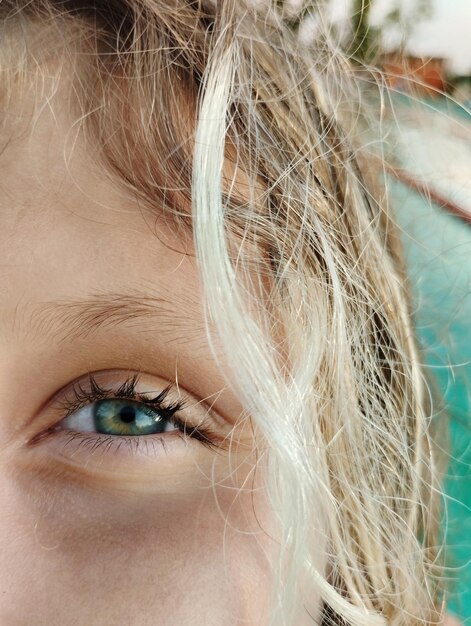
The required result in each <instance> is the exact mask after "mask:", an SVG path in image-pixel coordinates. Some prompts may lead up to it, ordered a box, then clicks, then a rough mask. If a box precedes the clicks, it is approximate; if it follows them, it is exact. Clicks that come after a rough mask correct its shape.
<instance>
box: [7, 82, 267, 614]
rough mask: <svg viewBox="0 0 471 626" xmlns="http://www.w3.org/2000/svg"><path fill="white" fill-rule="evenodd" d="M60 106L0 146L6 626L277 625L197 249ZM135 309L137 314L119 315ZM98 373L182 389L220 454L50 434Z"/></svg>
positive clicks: (254, 479) (193, 417) (170, 437)
mask: <svg viewBox="0 0 471 626" xmlns="http://www.w3.org/2000/svg"><path fill="white" fill-rule="evenodd" d="M23 101H24V102H23ZM17 102H18V101H17ZM21 102H23V104H21ZM60 103H61V98H60V94H59V95H56V97H55V98H52V100H50V101H49V103H48V104H47V106H44V105H45V102H40V103H39V105H38V106H37V107H36V105H34V106H33V105H32V104H31V102H30V101H28V98H27V96H24V98H23V100H22V101H20V103H19V104H18V106H17V107H16V108H15V110H14V111H13V110H12V111H9V112H8V113H7V122H6V125H5V128H4V130H3V135H2V147H3V146H5V149H4V150H3V151H2V154H1V156H0V167H1V171H2V177H1V183H0V184H1V193H0V247H1V250H2V258H1V261H0V293H1V294H2V306H1V309H0V372H1V375H0V397H1V411H0V510H1V511H2V515H1V516H0V543H1V545H2V550H1V553H0V589H1V596H0V623H1V624H2V625H5V626H10V625H15V626H20V625H23V624H24V625H26V624H28V625H30V624H32V623H34V624H44V625H46V624H47V625H48V626H51V625H52V626H53V625H55V624H58V625H59V624H84V625H85V624H87V625H88V624H96V625H99V624H103V625H108V626H109V625H110V624H137V625H141V624H142V625H145V624H153V625H155V624H162V625H165V626H172V625H175V626H177V625H178V626H182V625H185V624H188V625H190V624H192V625H195V624H205V625H207V626H211V625H214V626H220V625H221V624H227V625H231V624H248V623H251V624H266V623H268V617H267V607H268V603H269V589H270V575H269V572H270V567H269V561H270V560H271V559H272V558H273V554H274V552H273V551H274V547H275V545H276V542H274V541H273V539H272V538H271V536H272V533H271V531H270V524H269V520H268V513H267V505H266V503H265V496H264V491H263V488H262V487H261V486H260V484H259V483H260V480H259V472H258V471H257V472H256V471H255V470H254V464H255V463H254V458H253V455H252V448H253V433H252V429H251V428H250V425H249V424H248V423H247V421H245V422H244V423H243V424H242V425H238V424H235V423H236V421H237V418H238V417H239V415H240V413H241V407H240V405H239V403H238V402H237V399H236V397H235V396H234V395H233V393H231V392H230V391H229V390H228V389H227V385H226V383H225V379H224V377H223V374H222V371H223V370H224V367H223V366H222V365H221V363H216V362H215V360H214V358H213V357H212V356H211V353H210V350H209V347H208V344H207V341H206V338H205V328H204V319H203V314H202V307H201V303H200V300H201V288H200V282H199V278H198V272H197V268H196V265H195V261H194V258H193V255H192V250H191V247H189V245H188V243H185V242H183V241H182V240H181V238H179V237H178V236H177V235H176V230H175V228H172V226H171V224H170V222H169V221H168V220H167V221H166V220H163V219H160V217H161V216H158V215H153V216H150V215H149V214H148V213H145V212H143V211H141V208H140V206H139V204H138V202H137V201H136V199H135V198H133V197H132V196H130V195H129V194H127V193H125V192H123V191H120V190H119V188H118V185H117V184H116V183H113V182H112V181H111V179H109V178H106V177H104V176H103V172H102V170H101V169H100V166H99V165H98V164H97V163H94V162H93V160H92V159H91V157H90V155H89V154H87V151H86V148H85V146H84V144H83V141H82V139H81V138H80V137H74V141H73V143H74V147H73V150H72V149H71V143H72V142H71V136H70V134H69V135H68V131H69V130H70V128H71V125H72V121H73V120H71V119H69V118H68V116H67V115H66V114H65V113H63V112H62V110H61V106H60ZM31 120H32V121H31ZM64 155H67V163H66V162H65V161H66V159H65V158H64ZM90 300H91V302H89V301H90ZM83 301H85V302H86V304H85V305H84V306H83ZM131 301H134V302H136V301H137V302H141V303H142V306H141V311H140V312H139V311H138V312H137V313H140V315H139V316H137V313H136V311H127V312H125V313H123V314H120V312H121V313H122V312H123V310H124V309H123V307H124V306H125V304H127V303H129V302H131ZM66 302H68V303H67V304H66ZM80 303H82V304H80ZM109 305H110V306H111V307H112V308H113V311H114V313H113V312H110V311H107V310H106V309H107V306H109ZM117 309H118V314H116V310H117ZM79 313H80V314H81V317H79ZM97 320H99V321H98V323H97ZM93 322H95V325H93ZM89 372H96V373H97V378H98V380H99V381H100V382H101V384H102V385H107V386H108V387H110V388H112V389H116V388H118V387H119V386H120V385H121V384H122V383H123V380H124V379H125V378H126V377H129V375H132V374H134V373H136V372H141V373H142V376H141V379H140V381H139V383H138V389H139V390H140V391H141V392H142V393H148V394H151V393H152V394H153V395H156V392H159V391H161V390H162V389H164V388H165V387H166V386H167V385H168V384H169V383H174V384H175V383H176V387H174V390H173V391H172V394H173V395H172V397H173V398H175V397H178V396H179V395H180V394H181V395H183V396H185V398H186V403H187V407H186V408H185V409H184V410H183V411H182V413H181V414H182V415H183V416H184V418H185V419H187V420H188V421H189V423H190V424H191V425H192V426H194V425H198V424H200V423H202V422H204V423H205V425H206V426H208V425H209V427H210V428H211V431H213V433H214V434H215V435H216V437H215V439H216V445H217V446H219V447H217V448H215V447H213V448H211V447H207V446H204V445H202V443H201V442H199V441H196V440H195V439H190V438H189V437H186V438H185V437H182V436H181V435H179V434H178V433H176V432H168V433H165V434H163V435H150V436H149V437H148V438H147V442H148V443H147V445H145V446H144V445H141V446H140V448H138V449H137V450H135V449H134V448H133V447H132V444H131V445H130V444H129V439H127V440H126V441H127V443H126V444H124V443H123V444H122V445H120V446H114V448H111V449H108V448H106V447H105V446H103V445H102V446H101V448H100V447H97V446H96V445H94V443H93V442H92V443H90V440H86V441H84V440H83V439H82V440H78V441H77V439H76V440H74V441H71V437H70V432H67V431H66V430H60V431H57V432H51V428H52V427H54V426H56V427H57V426H58V425H59V428H60V424H61V420H62V418H63V417H64V410H63V407H61V404H60V403H61V401H62V402H63V400H64V397H69V396H70V393H69V391H70V384H71V383H73V381H75V380H77V379H81V380H82V381H83V384H86V381H87V374H88V373H89ZM69 419H70V418H69ZM73 424H74V422H73ZM76 425H77V421H75V426H76ZM87 435H88V437H89V438H90V437H93V436H94V435H93V433H87ZM100 436H101V437H103V435H98V437H100ZM135 439H136V438H134V440H135ZM140 439H141V441H142V438H140ZM102 441H103V440H102ZM149 441H152V443H149ZM95 443H96V440H95ZM229 443H230V445H229Z"/></svg>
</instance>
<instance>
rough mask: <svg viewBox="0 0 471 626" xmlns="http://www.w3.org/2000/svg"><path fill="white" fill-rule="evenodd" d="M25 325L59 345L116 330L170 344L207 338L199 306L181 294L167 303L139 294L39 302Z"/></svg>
mask: <svg viewBox="0 0 471 626" xmlns="http://www.w3.org/2000/svg"><path fill="white" fill-rule="evenodd" d="M28 321H29V325H28V326H29V331H30V332H32V333H34V335H35V336H36V337H40V338H42V339H44V337H46V336H50V337H52V336H53V337H54V338H55V340H56V341H59V342H60V343H62V342H64V343H68V342H71V341H74V340H77V339H81V338H85V337H87V336H89V335H90V334H94V333H96V332H98V331H99V330H100V329H110V328H116V327H119V326H126V327H128V328H134V329H137V330H138V332H142V333H150V332H153V333H159V336H161V337H163V338H171V339H172V341H182V342H185V341H188V340H189V339H190V338H195V337H201V339H205V337H206V328H205V323H204V320H203V317H202V315H201V313H200V309H199V303H198V302H195V301H194V300H191V299H189V298H185V297H184V296H182V295H181V294H179V295H178V297H174V296H172V298H171V299H169V298H166V297H161V296H159V297H156V296H149V295H147V294H142V293H139V292H135V293H119V292H112V293H97V294H90V295H89V296H87V297H84V298H73V299H67V300H66V299H64V300H56V301H49V302H41V303H38V304H36V305H35V306H34V308H33V310H32V312H31V316H30V319H29V320H28Z"/></svg>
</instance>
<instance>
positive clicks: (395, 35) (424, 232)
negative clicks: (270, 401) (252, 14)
mask: <svg viewBox="0 0 471 626" xmlns="http://www.w3.org/2000/svg"><path fill="white" fill-rule="evenodd" d="M286 6H287V7H288V12H289V11H291V15H292V16H293V18H292V20H293V26H294V28H298V29H299V37H300V39H301V40H302V39H303V38H304V40H305V41H306V42H308V41H309V39H310V38H312V37H315V35H316V28H317V24H318V20H319V7H320V6H322V8H323V9H324V10H325V16H326V20H327V22H328V24H329V31H330V33H331V35H332V38H333V40H334V43H336V44H338V45H339V46H341V47H342V48H343V49H344V50H345V51H346V52H347V53H348V54H349V56H350V57H351V58H352V60H353V62H354V65H356V67H357V71H358V75H359V77H360V81H359V85H360V90H364V94H363V93H360V96H361V97H362V98H363V97H364V99H365V101H368V103H371V100H373V102H372V104H373V105H375V104H376V105H379V106H380V110H381V113H382V122H381V129H380V130H381V133H380V134H381V137H382V139H381V141H379V142H378V140H377V138H376V137H377V135H376V134H374V133H371V144H372V153H373V154H374V153H375V152H376V153H377V154H382V155H385V156H386V157H387V161H388V163H390V166H389V167H388V168H387V173H386V178H387V181H386V182H387V184H388V187H389V189H390V191H391V200H390V202H391V203H392V205H393V212H394V215H395V216H396V220H397V222H398V224H399V226H400V228H401V232H402V237H403V241H404V246H405V249H406V254H407V262H408V266H409V275H410V277H411V281H412V287H413V291H414V305H415V312H416V323H417V331H418V335H419V338H420V341H421V343H422V346H423V350H424V359H425V362H426V364H427V367H428V368H429V371H430V372H431V373H432V374H433V376H434V377H435V379H436V380H437V381H438V384H439V386H440V388H441V392H442V395H443V396H444V399H445V401H444V406H443V410H442V411H441V415H442V416H443V415H444V416H445V417H448V418H449V420H450V423H451V429H450V439H451V441H450V445H449V447H448V451H447V454H449V455H450V462H449V466H448V470H447V476H446V484H445V489H446V508H447V510H446V513H445V516H444V520H443V529H444V533H445V534H446V543H447V546H448V548H447V554H446V562H447V565H448V567H449V570H448V572H447V574H448V576H449V589H450V594H449V599H448V605H449V609H450V611H451V612H453V613H454V614H455V615H458V616H459V617H461V619H462V621H463V623H464V624H471V0H402V1H401V0H324V1H323V2H318V3H312V2H311V3H310V5H309V8H307V9H306V6H307V5H306V4H305V3H304V2H303V0H288V2H287V3H286ZM300 16H302V18H303V19H299V17H300ZM365 66H367V67H369V68H370V71H369V72H365V71H364V69H363V68H365ZM376 68H378V70H380V72H382V73H380V72H377V77H376V79H375V78H374V77H375V72H376ZM381 76H383V77H384V78H381ZM372 77H373V80H371V78H372ZM383 80H384V82H385V84H384V88H383V89H382V90H381V92H378V89H377V88H376V89H371V86H372V84H374V83H375V82H382V81H383ZM375 98H376V99H377V102H376V103H375V102H374V99H375ZM376 110H379V109H376ZM364 126H365V128H364V131H362V132H365V133H366V137H365V143H367V142H368V139H369V137H370V135H369V134H368V133H370V130H369V129H368V127H367V126H368V125H367V124H366V125H364ZM376 142H377V143H376ZM438 419H440V415H438ZM450 451H451V452H450Z"/></svg>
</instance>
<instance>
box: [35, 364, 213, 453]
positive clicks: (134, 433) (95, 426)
mask: <svg viewBox="0 0 471 626" xmlns="http://www.w3.org/2000/svg"><path fill="white" fill-rule="evenodd" d="M141 378H144V380H143V381H141ZM152 379H153V377H149V376H144V377H143V376H142V375H141V374H133V375H129V374H128V375H126V376H125V375H124V372H123V371H122V370H115V371H114V372H110V371H108V372H104V371H103V372H97V373H96V374H90V373H89V374H88V375H87V376H84V377H81V378H79V379H77V380H76V381H74V382H73V383H71V384H70V385H68V386H67V387H66V388H64V389H63V390H61V391H60V392H58V393H57V394H55V396H54V398H53V399H52V401H51V403H50V406H51V409H50V410H51V411H52V412H53V414H54V415H56V418H55V420H54V423H53V425H52V426H51V427H49V428H48V429H47V430H46V431H43V432H41V433H39V435H37V436H36V437H34V438H33V440H32V441H31V443H33V444H35V443H37V442H40V441H43V440H44V439H47V438H48V437H57V436H60V435H68V436H69V438H70V437H73V438H77V437H81V438H82V440H83V441H87V443H89V444H90V445H92V446H94V445H96V446H101V445H103V442H104V441H106V446H107V449H111V448H112V447H113V446H114V445H116V446H119V448H121V447H122V445H123V444H127V443H129V445H131V442H132V449H133V450H136V449H137V446H139V443H140V442H144V443H145V445H146V447H147V446H148V443H149V442H150V441H152V439H153V436H154V438H155V436H158V437H160V438H161V439H162V440H163V439H166V438H167V437H169V436H174V435H179V436H180V438H183V439H194V440H196V442H199V443H201V444H203V445H205V446H207V447H213V446H214V447H220V446H221V444H222V439H223V436H222V435H221V434H219V432H218V430H215V429H214V425H215V424H214V422H215V418H214V416H213V415H212V413H211V412H210V411H209V410H208V409H207V408H205V407H204V404H203V403H202V402H199V401H198V400H196V399H195V398H193V399H191V398H189V397H188V398H187V397H184V396H183V395H182V394H181V393H180V390H179V388H178V387H177V386H176V385H171V384H167V385H166V386H164V385H163V384H160V385H159V386H158V388H157V389H156V388H155V387H154V386H153V385H151V383H150V381H151V380H152ZM154 380H155V379H154Z"/></svg>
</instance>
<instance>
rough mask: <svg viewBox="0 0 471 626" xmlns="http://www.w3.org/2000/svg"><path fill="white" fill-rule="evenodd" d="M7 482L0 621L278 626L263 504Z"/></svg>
mask: <svg viewBox="0 0 471 626" xmlns="http://www.w3.org/2000/svg"><path fill="white" fill-rule="evenodd" d="M23 480H24V483H23ZM2 481H3V482H2V491H1V494H2V501H1V502H0V506H1V511H2V516H1V519H0V542H1V545H2V556H1V562H0V583H1V590H2V592H3V593H2V596H1V598H0V623H2V624H4V623H5V624H10V623H11V624H30V623H31V619H32V617H33V616H34V621H35V623H45V624H46V623H47V624H50V625H51V626H54V625H55V624H65V623H67V624H68V623H74V624H91V623H93V624H103V625H109V624H114V623H116V624H118V623H120V624H121V623H129V624H136V625H139V624H165V626H173V625H175V626H177V625H179V626H181V625H183V624H192V625H193V626H196V625H197V624H214V625H215V626H216V625H218V626H219V625H220V624H227V625H230V624H236V623H238V621H239V620H246V619H248V620H254V623H255V624H267V623H268V618H267V615H266V611H267V607H268V597H269V590H270V580H269V579H270V575H269V572H270V566H269V560H270V558H269V557H267V555H269V554H270V553H271V552H272V551H273V549H274V545H275V542H273V541H272V540H271V539H270V537H269V534H268V532H266V528H264V529H263V530H262V528H261V526H262V527H263V525H264V520H265V521H266V522H267V524H266V526H268V520H267V517H268V515H267V508H266V505H265V504H264V502H263V501H262V500H263V499H262V497H261V496H260V495H257V496H256V497H255V496H254V495H253V493H248V492H247V493H242V492H241V491H240V490H238V491H237V492H236V495H235V490H234V489H233V488H229V487H221V486H219V487H216V488H214V489H213V488H211V487H210V486H209V485H206V487H202V486H200V489H195V490H194V492H188V493H179V494H178V495H172V494H157V495H156V494H153V495H148V496H146V495H145V494H142V493H140V494H136V493H133V492H129V493H126V492H123V493H113V494H110V493H109V492H105V491H103V492H100V491H99V490H98V489H97V490H96V491H95V492H91V491H90V490H83V489H82V488H80V487H79V486H77V487H74V486H73V485H69V486H68V487H67V488H66V489H65V488H62V489H59V485H55V484H54V482H53V481H50V482H49V483H48V482H45V481H44V479H43V478H41V479H37V481H36V482H35V480H34V479H33V480H31V479H30V478H27V477H26V476H25V477H23V478H21V477H20V478H19V479H17V480H15V481H7V480H6V479H5V478H2ZM195 615H197V616H198V617H197V619H195ZM72 616H73V618H72Z"/></svg>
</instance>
